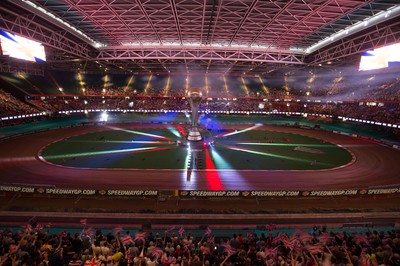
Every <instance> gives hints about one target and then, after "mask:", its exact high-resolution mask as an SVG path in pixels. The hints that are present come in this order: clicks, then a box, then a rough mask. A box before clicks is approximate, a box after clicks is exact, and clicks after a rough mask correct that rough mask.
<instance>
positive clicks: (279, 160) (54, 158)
mask: <svg viewBox="0 0 400 266" xmlns="http://www.w3.org/2000/svg"><path fill="white" fill-rule="evenodd" d="M183 133H184V130H183V129H182V128H181V127H180V126H178V127H177V126H174V125H171V126H170V127H169V128H157V126H156V125H155V128H146V129H140V130H139V129H135V130H132V129H113V130H109V131H99V132H93V133H88V134H82V135H78V136H72V137H69V138H67V139H63V140H61V141H58V142H55V143H52V144H50V145H48V146H46V147H44V148H43V149H42V150H41V151H40V154H39V155H40V156H41V157H42V158H43V159H44V160H45V161H47V162H50V163H53V164H57V165H62V166H68V167H77V168H122V169H188V168H190V169H198V170H206V169H207V170H211V169H220V170H230V169H235V170H319V169H331V168H336V167H339V166H342V165H346V164H348V163H349V162H350V161H351V160H352V156H351V154H350V153H349V152H348V151H347V150H345V149H344V148H342V147H339V146H337V145H334V144H332V143H328V142H325V141H323V140H320V139H315V138H310V137H306V136H301V135H297V134H290V133H282V132H274V131H265V130H258V129H257V128H254V129H248V130H239V131H232V130H231V131H227V130H219V131H217V132H212V134H213V135H214V137H215V143H214V144H213V145H210V146H208V147H206V148H204V149H200V150H196V151H194V150H193V149H190V148H188V147H187V146H181V145H177V143H176V142H177V140H179V139H180V138H181V137H182V135H181V134H183Z"/></svg>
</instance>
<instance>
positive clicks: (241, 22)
mask: <svg viewBox="0 0 400 266" xmlns="http://www.w3.org/2000/svg"><path fill="white" fill-rule="evenodd" d="M257 3H258V0H253V2H252V3H251V4H250V6H249V8H248V9H247V11H246V14H244V16H243V18H242V20H241V21H240V23H239V26H238V27H237V28H236V30H235V33H233V36H232V37H231V39H230V41H229V45H231V44H232V42H233V40H235V38H236V36H237V34H238V32H239V31H240V30H241V28H242V26H243V24H244V22H245V21H246V19H247V18H248V17H249V15H250V14H251V12H252V11H253V10H254V7H255V6H256V4H257Z"/></svg>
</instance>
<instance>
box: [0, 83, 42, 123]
mask: <svg viewBox="0 0 400 266" xmlns="http://www.w3.org/2000/svg"><path fill="white" fill-rule="evenodd" d="M39 112H40V111H39V110H38V109H37V108H35V107H33V106H32V105H29V104H26V103H24V102H22V101H20V100H18V99H17V98H15V97H14V96H12V95H11V94H10V93H7V92H5V91H3V90H1V89H0V113H1V116H2V117H3V116H14V115H23V114H34V113H39Z"/></svg>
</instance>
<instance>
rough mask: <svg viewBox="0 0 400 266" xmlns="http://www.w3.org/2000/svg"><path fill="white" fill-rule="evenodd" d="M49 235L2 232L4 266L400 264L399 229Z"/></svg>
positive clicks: (44, 231)
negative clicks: (221, 235) (223, 233)
mask: <svg viewBox="0 0 400 266" xmlns="http://www.w3.org/2000/svg"><path fill="white" fill-rule="evenodd" d="M49 231H51V228H50V227H49V226H46V227H45V228H43V226H41V225H40V224H37V225H36V226H35V227H33V226H32V225H28V226H26V227H25V228H24V229H23V230H20V231H18V232H16V231H12V230H4V231H2V232H1V233H0V252H1V254H3V255H2V256H1V258H0V265H2V266H8V265H10V266H17V265H29V266H36V265H49V266H63V265H69V266H78V265H87V266H89V265H91V266H97V265H121V266H122V265H129V266H131V265H148V266H154V265H163V266H167V265H172V266H178V265H179V266H183V265H185V266H186V265H193V266H203V265H221V266H222V265H244V266H245V265H249V266H251V265H256V266H261V265H268V266H278V265H279V266H284V265H293V266H303V265H304V266H311V265H349V266H352V265H354V266H358V265H360V266H366V265H371V266H375V265H376V266H378V265H382V266H383V265H392V266H397V265H400V255H399V254H400V231H399V230H397V231H396V230H388V231H387V232H384V231H380V232H377V231H368V232H366V233H347V232H345V231H344V232H336V233H333V232H328V231H327V229H326V228H325V227H322V228H321V229H319V230H318V228H316V227H315V228H313V230H312V231H311V230H310V232H306V231H305V230H296V231H295V232H294V233H293V234H292V235H289V234H287V233H281V232H279V231H278V230H276V227H275V226H274V225H267V227H266V230H265V231H263V233H261V234H260V235H257V234H255V233H254V232H248V233H247V235H246V236H244V235H242V234H233V235H232V236H226V237H214V236H213V234H212V230H211V229H210V228H207V229H206V230H205V232H204V235H202V236H198V237H195V236H193V235H192V234H191V233H190V232H189V233H186V232H185V229H184V228H182V227H180V228H177V227H175V228H172V229H167V230H165V232H164V233H161V234H159V233H156V234H153V233H152V232H151V231H146V232H142V231H138V232H136V233H135V234H130V232H129V231H126V232H123V229H122V228H115V229H114V230H112V231H110V232H109V233H107V234H106V233H103V232H102V231H101V230H96V231H95V230H94V229H93V228H87V227H85V228H84V229H83V230H82V232H81V233H76V234H72V235H71V234H69V233H66V232H62V233H61V234H58V235H56V234H50V232H49Z"/></svg>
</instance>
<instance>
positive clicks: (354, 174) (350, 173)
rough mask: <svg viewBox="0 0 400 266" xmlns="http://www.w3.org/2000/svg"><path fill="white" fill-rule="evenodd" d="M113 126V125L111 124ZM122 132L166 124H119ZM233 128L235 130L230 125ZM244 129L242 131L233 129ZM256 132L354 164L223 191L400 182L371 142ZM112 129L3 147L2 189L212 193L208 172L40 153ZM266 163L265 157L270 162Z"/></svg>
mask: <svg viewBox="0 0 400 266" xmlns="http://www.w3.org/2000/svg"><path fill="white" fill-rule="evenodd" d="M113 126H115V125H113ZM118 126H120V127H124V128H132V129H133V128H134V129H140V128H143V127H163V126H164V125H152V124H145V125H139V124H135V125H126V124H123V125H118ZM231 127H233V126H231ZM234 127H235V128H241V127H244V126H236V125H235V126H234ZM258 129H261V130H273V131H281V132H288V133H294V134H301V135H306V136H310V137H314V138H319V139H324V140H327V141H329V142H332V143H335V144H339V145H341V146H343V147H344V148H346V149H348V150H349V151H350V152H351V153H352V154H353V156H354V158H353V160H354V161H353V162H352V163H351V164H348V165H346V166H344V167H340V168H337V169H332V170H317V171H309V170H308V171H285V170H278V171H232V170H230V171H224V170H219V171H218V176H219V178H220V182H221V184H222V186H223V189H224V190H292V189H293V190H315V189H318V190H329V189H353V188H359V189H360V188H361V189H362V188H368V187H386V186H392V185H398V184H399V183H400V151H399V150H396V149H393V148H390V147H386V146H383V145H380V144H377V143H373V142H371V141H368V140H363V139H359V138H354V137H350V136H344V135H339V134H334V133H331V132H326V131H318V130H309V129H300V128H291V127H281V126H263V127H260V128H258ZM99 130H109V128H108V126H107V125H100V126H99V125H98V126H80V127H71V128H63V129H55V130H49V131H45V132H40V133H36V134H31V135H25V136H21V137H18V138H15V139H11V140H7V141H4V142H2V143H1V149H0V176H1V183H3V184H18V185H44V186H55V187H58V188H95V189H157V190H175V189H181V190H208V189H210V182H212V180H210V179H209V178H207V173H206V171H192V173H190V180H188V178H187V173H186V171H184V170H113V169H101V170H100V169H73V168H65V167H61V166H55V165H50V164H46V163H44V162H42V161H40V160H39V159H38V156H37V154H38V151H39V150H40V149H42V148H43V147H44V146H46V145H48V144H49V143H52V142H55V141H58V140H61V139H64V138H67V137H70V136H73V135H79V134H83V133H88V132H94V131H99ZM266 160H267V158H266Z"/></svg>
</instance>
